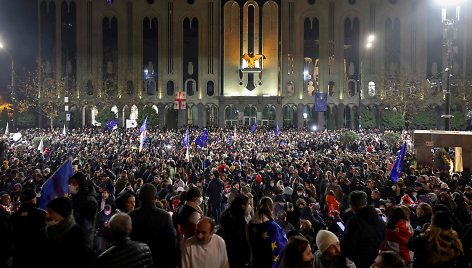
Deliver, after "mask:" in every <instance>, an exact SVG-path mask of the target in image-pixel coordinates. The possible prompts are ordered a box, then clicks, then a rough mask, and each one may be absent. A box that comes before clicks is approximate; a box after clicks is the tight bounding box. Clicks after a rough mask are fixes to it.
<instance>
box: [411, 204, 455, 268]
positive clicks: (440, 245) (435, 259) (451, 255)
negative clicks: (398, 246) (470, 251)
mask: <svg viewBox="0 0 472 268" xmlns="http://www.w3.org/2000/svg"><path fill="white" fill-rule="evenodd" d="M408 247H409V249H410V250H412V251H413V252H414V262H413V267H414V268H416V267H418V268H419V267H434V268H437V267H454V265H455V264H456V262H457V261H458V259H459V257H460V256H462V255H463V254H464V249H463V247H462V242H461V241H460V239H459V237H458V235H457V233H456V231H454V230H453V229H452V218H451V215H450V214H449V213H448V212H446V211H437V212H435V213H434V214H433V217H432V221H431V224H430V225H429V226H428V225H425V226H424V227H423V230H422V232H421V233H420V234H419V235H417V236H415V237H412V238H411V239H410V241H408Z"/></svg>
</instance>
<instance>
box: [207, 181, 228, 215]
mask: <svg viewBox="0 0 472 268" xmlns="http://www.w3.org/2000/svg"><path fill="white" fill-rule="evenodd" d="M223 190H224V183H223V181H222V180H221V179H220V176H219V174H218V172H214V173H213V174H210V183H209V184H208V187H207V189H206V195H207V196H208V211H209V215H210V216H211V217H212V218H214V219H215V223H216V224H219V223H220V215H221V202H222V201H223ZM230 205H231V204H230Z"/></svg>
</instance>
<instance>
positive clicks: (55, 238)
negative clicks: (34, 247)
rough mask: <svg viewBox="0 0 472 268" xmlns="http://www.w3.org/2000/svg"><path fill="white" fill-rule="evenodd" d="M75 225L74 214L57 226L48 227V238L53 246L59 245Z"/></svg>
mask: <svg viewBox="0 0 472 268" xmlns="http://www.w3.org/2000/svg"><path fill="white" fill-rule="evenodd" d="M74 225H75V220H74V216H72V214H71V215H70V216H69V217H67V218H64V220H62V221H61V222H59V223H58V224H56V225H52V226H46V237H47V239H48V240H49V241H50V242H51V243H52V244H53V245H58V244H59V243H60V242H61V240H62V237H63V236H64V234H66V233H67V232H68V231H69V230H70V229H72V227H73V226H74Z"/></svg>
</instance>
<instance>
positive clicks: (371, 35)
mask: <svg viewBox="0 0 472 268" xmlns="http://www.w3.org/2000/svg"><path fill="white" fill-rule="evenodd" d="M374 41H375V35H373V34H369V36H368V37H367V42H369V43H372V42H374Z"/></svg>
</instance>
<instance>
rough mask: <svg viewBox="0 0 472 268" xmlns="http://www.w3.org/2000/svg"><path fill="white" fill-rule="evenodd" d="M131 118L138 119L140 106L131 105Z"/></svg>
mask: <svg viewBox="0 0 472 268" xmlns="http://www.w3.org/2000/svg"><path fill="white" fill-rule="evenodd" d="M129 119H131V120H138V106H136V105H133V106H131V113H130V114H129Z"/></svg>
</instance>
